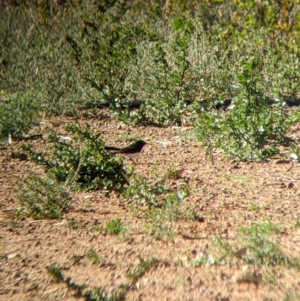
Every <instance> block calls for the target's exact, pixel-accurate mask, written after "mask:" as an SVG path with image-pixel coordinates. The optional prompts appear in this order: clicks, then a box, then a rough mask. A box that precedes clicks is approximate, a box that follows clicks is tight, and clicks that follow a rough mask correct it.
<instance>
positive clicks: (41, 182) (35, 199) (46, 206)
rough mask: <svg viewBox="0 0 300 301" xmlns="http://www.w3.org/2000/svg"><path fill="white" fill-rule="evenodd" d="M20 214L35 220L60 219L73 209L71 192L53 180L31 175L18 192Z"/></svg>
mask: <svg viewBox="0 0 300 301" xmlns="http://www.w3.org/2000/svg"><path fill="white" fill-rule="evenodd" d="M18 199H19V203H20V209H19V212H18V214H19V215H20V216H21V215H24V214H25V215H26V216H30V217H32V218H34V219H44V218H51V219H52V218H53V219H60V218H61V215H62V213H63V212H64V211H67V210H69V209H70V208H71V202H72V198H71V196H70V194H69V190H68V189H67V188H66V187H64V186H61V185H60V184H59V183H57V181H56V180H53V179H51V178H41V177H40V176H38V175H36V174H33V173H31V174H30V176H29V177H28V179H26V180H25V181H24V183H23V184H22V185H21V187H20V189H19V191H18Z"/></svg>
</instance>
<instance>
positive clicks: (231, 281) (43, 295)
mask: <svg viewBox="0 0 300 301" xmlns="http://www.w3.org/2000/svg"><path fill="white" fill-rule="evenodd" d="M71 121H72V120H67V119H66V120H60V119H57V120H51V121H47V122H44V123H43V126H42V127H41V128H36V129H35V132H42V133H43V135H44V137H47V135H48V134H49V132H50V129H51V130H54V131H55V132H56V133H57V134H64V132H63V130H62V126H63V125H64V124H65V123H68V122H71ZM79 122H80V123H82V124H85V123H89V124H90V125H91V127H92V129H93V130H94V131H95V132H97V133H101V137H102V138H103V139H104V140H105V141H106V142H107V145H118V146H119V145H121V146H122V145H124V144H125V143H126V142H123V143H122V140H120V139H121V138H122V137H126V136H128V135H130V136H137V137H139V138H141V139H143V140H145V141H147V142H148V144H147V145H146V146H145V148H144V151H143V153H142V154H141V155H140V156H139V157H138V159H137V162H136V165H135V173H136V174H138V175H141V176H144V177H145V178H146V179H149V181H151V174H152V173H153V166H157V174H161V175H163V174H164V173H165V172H166V170H167V169H168V167H170V166H178V167H179V168H180V169H182V173H181V174H180V178H179V179H176V180H173V183H172V181H171V185H173V186H174V187H175V188H176V187H178V188H179V187H180V185H182V184H185V185H188V186H189V187H190V195H189V196H188V198H187V200H186V201H185V205H186V206H187V207H190V208H194V210H195V212H196V213H197V216H199V217H203V219H202V218H199V220H197V221H184V220H182V221H179V222H176V223H173V224H172V225H171V226H172V227H173V231H174V232H175V234H174V236H173V237H171V238H169V239H168V238H167V237H165V238H163V239H161V240H159V239H156V238H155V236H154V235H151V233H150V232H149V229H148V228H149V227H147V221H145V220H144V219H141V218H137V217H136V216H135V215H134V214H132V212H130V211H129V210H128V208H127V207H126V206H125V205H124V203H123V202H122V201H121V200H120V199H119V198H117V196H116V195H114V194H112V195H110V196H109V197H107V196H105V194H104V192H102V191H96V192H86V193H78V194H76V196H75V197H74V208H73V209H72V210H71V211H69V212H68V213H65V214H64V215H63V219H62V220H33V219H30V218H23V219H21V220H20V219H17V217H16V212H17V209H18V206H19V203H18V200H17V198H16V191H17V187H18V183H20V181H22V180H23V179H24V177H25V176H26V175H27V174H28V172H29V171H30V170H34V169H36V166H35V165H34V164H33V163H30V162H28V161H21V160H19V159H13V158H12V157H11V152H12V149H14V150H18V149H19V148H20V145H21V144H22V143H24V142H22V143H21V142H15V143H13V144H12V145H11V146H6V145H2V147H1V150H0V164H1V175H0V200H1V203H0V206H1V207H0V210H1V211H0V238H1V269H0V276H1V287H0V299H1V300H14V301H17V300H85V299H84V297H82V296H81V297H80V296H76V295H75V293H74V290H72V289H71V288H68V287H67V285H66V284H65V283H55V282H53V278H52V277H51V275H50V274H49V273H48V272H47V269H46V267H47V266H50V265H55V266H58V267H60V268H61V270H62V272H63V274H64V275H65V276H66V277H71V279H72V281H73V282H74V283H76V284H78V285H82V284H85V288H84V289H83V291H85V290H93V289H95V288H97V287H101V288H103V290H104V292H105V294H107V295H108V296H110V295H112V293H114V292H116V291H118V290H119V287H120V285H121V284H125V283H128V274H129V273H132V272H133V271H134V270H135V268H136V267H137V266H138V265H139V262H140V261H139V258H143V259H144V260H148V259H150V258H155V259H157V263H156V264H155V265H154V266H153V267H152V268H151V269H150V270H149V271H148V272H146V273H145V274H144V275H142V276H141V277H140V278H139V279H138V281H137V282H136V283H135V285H133V286H132V287H131V288H130V289H129V290H128V292H127V293H126V295H125V298H124V299H125V300H223V301H225V300H230V301H233V300H300V294H299V292H300V272H299V271H298V270H296V269H293V268H286V267H280V266H273V267H268V266H266V265H262V266H256V265H250V264H247V263H245V261H244V260H243V259H242V258H241V259H238V258H234V259H233V260H232V262H227V263H226V264H221V265H212V264H208V263H204V264H203V265H198V266H197V264H195V263H196V259H197V258H200V257H199V256H201V254H209V252H210V247H211V245H212V243H213V241H214V240H215V239H216V237H220V238H222V239H223V240H224V241H226V242H229V243H230V244H232V245H235V244H236V243H237V241H238V237H237V233H238V232H237V230H238V227H240V226H247V225H252V224H260V223H263V222H266V221H270V222H272V223H274V224H276V225H280V226H281V233H280V234H279V235H278V237H277V239H278V242H279V245H280V247H281V248H282V249H283V251H284V254H286V255H287V256H291V257H292V256H293V257H297V258H300V254H299V251H300V228H299V220H298V216H300V209H299V208H300V207H299V194H300V169H299V163H297V162H293V161H291V160H289V156H288V154H287V155H286V157H285V158H279V157H278V158H273V159H271V160H269V161H268V162H265V163H245V162H236V161H233V160H228V159H225V158H224V157H223V155H222V154H221V153H219V154H216V155H215V158H214V164H212V163H211V162H210V161H209V160H208V159H207V158H205V153H204V150H203V149H202V148H201V147H200V146H199V144H198V143H197V142H194V141H187V140H184V139H182V138H181V134H182V133H185V132H187V131H189V130H190V128H188V127H169V128H156V127H137V128H134V127H129V126H124V125H122V126H121V125H120V124H119V123H118V122H116V121H113V120H110V119H106V118H102V117H99V118H91V117H89V116H88V112H86V116H85V117H82V118H81V119H80V120H79ZM57 123H59V126H57V125H58V124H57ZM299 129H300V128H298V127H295V128H294V129H293V131H292V132H291V133H290V134H291V136H293V137H299V135H300V131H299ZM32 143H34V144H36V145H37V146H39V147H41V148H43V147H44V146H45V145H46V139H40V140H37V141H33V142H32ZM282 159H286V160H282ZM124 161H125V160H124ZM130 164H131V163H129V162H128V161H125V166H126V167H129V165H130ZM253 208H256V209H253ZM115 218H120V219H121V221H122V223H123V224H124V225H126V226H128V231H127V232H126V234H125V235H120V236H117V235H107V234H101V233H100V232H92V231H90V228H91V227H92V226H105V224H106V222H107V221H109V220H112V219H115ZM91 249H92V250H95V251H96V252H97V253H98V254H99V256H100V262H99V263H96V264H93V263H92V262H91V261H90V260H89V259H88V253H89V251H90V250H91ZM245 275H252V276H253V277H252V278H251V277H250V278H251V279H252V280H251V279H249V277H246V276H245ZM103 300H104V299H103ZM105 300H110V299H108V298H107V299H105Z"/></svg>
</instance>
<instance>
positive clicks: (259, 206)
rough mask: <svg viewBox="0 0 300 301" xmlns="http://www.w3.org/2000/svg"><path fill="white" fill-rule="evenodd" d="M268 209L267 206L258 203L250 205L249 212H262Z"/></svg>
mask: <svg viewBox="0 0 300 301" xmlns="http://www.w3.org/2000/svg"><path fill="white" fill-rule="evenodd" d="M265 208H266V205H265V204H257V203H250V204H249V210H250V211H260V210H264V209H265Z"/></svg>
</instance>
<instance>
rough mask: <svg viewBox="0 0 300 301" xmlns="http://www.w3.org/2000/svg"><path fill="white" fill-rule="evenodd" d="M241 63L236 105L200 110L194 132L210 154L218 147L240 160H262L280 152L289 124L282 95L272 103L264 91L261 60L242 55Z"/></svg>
mask: <svg viewBox="0 0 300 301" xmlns="http://www.w3.org/2000/svg"><path fill="white" fill-rule="evenodd" d="M240 64H241V66H242V72H241V73H240V74H239V75H237V78H236V79H237V83H236V90H237V95H236V96H235V97H234V98H233V101H232V103H233V107H232V108H231V109H230V110H228V111H227V112H226V113H225V112H222V111H216V110H213V109H212V110H204V109H203V110H202V111H200V112H199V119H198V120H197V121H196V123H195V130H194V132H193V134H194V136H195V137H196V139H198V140H199V141H200V142H201V143H202V144H203V145H204V146H205V147H206V151H207V154H208V155H210V156H212V152H213V150H214V149H215V148H219V149H222V150H223V151H224V152H225V154H226V155H227V156H230V157H234V158H238V159H239V160H251V161H262V160H265V159H266V158H268V157H270V156H272V155H274V154H276V153H278V152H279V149H278V146H279V145H286V144H287V142H288V139H287V137H286V132H287V129H288V127H289V125H290V124H289V122H288V121H287V111H286V108H285V107H284V104H283V102H282V99H280V98H279V99H278V100H277V103H275V104H274V105H272V106H271V105H270V102H269V100H268V98H267V97H265V96H264V95H263V92H262V87H261V81H260V77H259V73H258V70H259V68H260V60H258V59H256V58H250V59H248V60H246V59H243V60H242V61H241V63H240ZM212 105H213V103H212Z"/></svg>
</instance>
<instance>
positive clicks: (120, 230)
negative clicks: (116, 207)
mask: <svg viewBox="0 0 300 301" xmlns="http://www.w3.org/2000/svg"><path fill="white" fill-rule="evenodd" d="M127 230H128V227H126V226H124V225H123V224H122V221H121V220H120V219H119V218H116V219H112V220H110V221H108V222H107V223H106V225H105V227H100V226H93V227H91V228H90V231H99V232H101V233H104V234H110V235H120V234H124V233H125V232H126V231H127Z"/></svg>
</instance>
